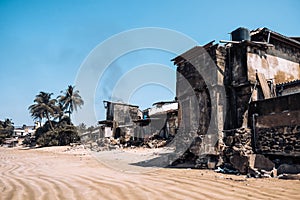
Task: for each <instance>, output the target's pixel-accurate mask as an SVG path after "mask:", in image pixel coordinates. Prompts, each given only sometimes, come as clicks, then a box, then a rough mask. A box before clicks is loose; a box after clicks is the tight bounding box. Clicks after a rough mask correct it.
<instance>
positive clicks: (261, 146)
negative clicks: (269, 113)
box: [256, 126, 300, 154]
mask: <svg viewBox="0 0 300 200" xmlns="http://www.w3.org/2000/svg"><path fill="white" fill-rule="evenodd" d="M256 149H257V152H258V153H282V152H284V153H287V154H293V153H300V126H295V127H291V126H281V127H273V128H258V130H257V140H256Z"/></svg>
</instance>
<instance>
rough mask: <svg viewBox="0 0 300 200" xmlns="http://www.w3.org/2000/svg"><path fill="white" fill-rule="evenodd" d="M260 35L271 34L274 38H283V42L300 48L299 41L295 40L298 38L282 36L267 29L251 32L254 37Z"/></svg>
mask: <svg viewBox="0 0 300 200" xmlns="http://www.w3.org/2000/svg"><path fill="white" fill-rule="evenodd" d="M259 33H270V34H272V35H273V36H275V38H276V37H277V39H279V38H281V39H283V40H286V41H289V42H292V43H293V44H294V45H297V47H298V48H300V41H298V40H297V39H294V38H297V37H288V36H285V35H282V34H280V33H278V32H276V31H273V30H270V29H268V28H267V27H263V28H257V29H255V30H252V31H250V36H251V37H252V36H255V35H257V34H259ZM298 38H299V37H298Z"/></svg>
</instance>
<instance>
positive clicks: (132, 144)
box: [86, 134, 171, 151]
mask: <svg viewBox="0 0 300 200" xmlns="http://www.w3.org/2000/svg"><path fill="white" fill-rule="evenodd" d="M170 140H171V139H170V138H169V139H165V138H161V137H158V136H157V135H153V136H151V137H149V138H147V139H143V140H138V139H135V138H134V137H132V136H131V135H129V134H126V135H125V136H121V137H119V138H113V137H110V138H99V139H97V140H96V141H88V142H86V146H87V147H88V148H90V149H91V150H92V151H110V150H114V149H119V148H136V147H143V148H151V149H153V148H160V147H164V146H166V145H167V143H168V142H169V141H170Z"/></svg>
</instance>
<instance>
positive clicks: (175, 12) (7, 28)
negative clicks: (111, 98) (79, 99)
mask: <svg viewBox="0 0 300 200" xmlns="http://www.w3.org/2000/svg"><path fill="white" fill-rule="evenodd" d="M299 10H300V1H298V0H294V1H291V0H286V1H279V0H273V1H271V0H270V1H259V0H257V1H256V0H252V1H240V0H236V1H200V0H198V1H188V0H187V1H178V0H177V1H176V0H172V1H171V0H170V1H168V0H164V1H162V0H160V1H142V0H140V1H121V0H120V1H108V0H107V1H106V0H101V1H100V0H99V1H94V0H81V1H78V0H62V1H58V0H57V1H56V0H52V1H50V0H49V1H32V0H27V1H17V0H0V68H1V73H0V84H1V98H0V108H1V109H0V119H2V120H3V119H4V118H11V119H12V120H13V122H15V124H16V125H22V124H27V125H30V124H33V120H32V119H31V117H30V115H29V113H28V110H27V108H28V106H29V105H31V104H32V103H33V99H34V96H35V95H36V94H38V93H39V91H45V92H53V93H54V94H55V95H54V97H56V96H57V95H59V92H60V91H61V90H63V89H64V88H66V87H67V85H69V84H72V85H73V84H74V81H75V79H76V75H77V73H78V70H79V68H80V66H81V64H82V63H83V61H84V59H85V58H86V57H87V56H88V54H89V53H90V52H91V51H92V49H94V48H95V47H96V46H97V45H98V44H99V43H101V42H103V41H105V40H106V39H107V38H109V37H111V36H112V35H115V34H118V33H120V32H123V31H126V30H129V29H134V28H143V27H162V28H168V29H173V30H176V31H179V32H181V33H184V34H186V35H188V36H189V37H191V38H193V39H194V40H196V41H197V42H198V43H199V44H205V43H207V42H209V41H211V40H213V39H216V41H218V40H221V39H229V35H228V33H229V32H231V31H232V30H234V29H235V28H237V27H240V26H243V27H247V28H249V29H256V28H259V27H268V28H270V29H271V30H274V31H276V32H279V33H282V34H285V35H288V36H300V29H299V19H300V12H299ZM174 42H176V41H174ZM173 57H174V55H172V54H171V53H167V52H161V51H154V50H153V51H152V50H142V51H139V52H134V53H131V54H128V55H125V56H122V57H121V58H119V59H118V60H116V61H115V62H114V63H113V65H118V66H122V68H123V71H126V70H129V69H131V68H132V67H135V66H137V65H141V64H144V63H151V62H153V63H161V64H164V65H166V66H169V67H170V68H172V69H174V67H173V66H172V63H171V62H170V59H172V58H173ZM111 73H118V72H117V71H113V72H111ZM170 76H174V74H173V75H172V74H171V75H170ZM115 81H116V80H115ZM173 92H174V91H169V90H166V89H164V88H161V87H159V86H157V85H154V86H145V87H144V88H140V89H139V90H138V91H136V93H135V94H134V95H133V96H132V98H131V102H130V103H134V104H139V105H141V107H142V108H146V107H149V106H151V102H154V101H157V100H170V99H173V98H174V94H173ZM147 95H148V96H147ZM107 98H108V97H106V96H105V94H103V88H101V85H100V86H98V89H97V91H96V96H95V112H96V115H97V118H99V120H100V119H101V118H103V117H104V111H103V105H102V100H104V99H107ZM98 108H99V110H98Z"/></svg>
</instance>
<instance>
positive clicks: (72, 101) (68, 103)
mask: <svg viewBox="0 0 300 200" xmlns="http://www.w3.org/2000/svg"><path fill="white" fill-rule="evenodd" d="M61 92H63V91H61ZM63 93H64V94H63V95H60V96H58V100H59V102H60V103H61V104H62V105H63V110H65V113H68V114H69V118H71V114H72V113H73V111H74V110H75V111H77V107H79V108H81V106H82V105H83V104H84V101H83V100H82V98H81V96H80V95H79V91H78V90H75V86H72V85H69V86H68V88H67V89H66V90H65V92H63Z"/></svg>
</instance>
